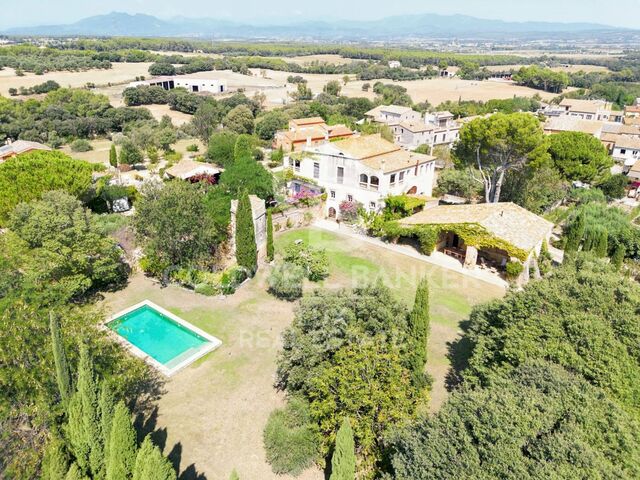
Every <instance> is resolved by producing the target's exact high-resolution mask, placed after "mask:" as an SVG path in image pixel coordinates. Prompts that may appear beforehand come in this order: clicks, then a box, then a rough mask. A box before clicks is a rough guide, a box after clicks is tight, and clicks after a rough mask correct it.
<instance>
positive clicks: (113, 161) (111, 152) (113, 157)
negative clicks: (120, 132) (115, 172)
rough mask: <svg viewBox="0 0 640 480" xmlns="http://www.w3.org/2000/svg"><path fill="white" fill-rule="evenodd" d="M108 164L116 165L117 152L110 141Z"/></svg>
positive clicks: (114, 166)
mask: <svg viewBox="0 0 640 480" xmlns="http://www.w3.org/2000/svg"><path fill="white" fill-rule="evenodd" d="M109 164H110V165H111V166H112V167H113V168H116V167H117V166H118V153H117V152H116V146H115V145H114V144H113V143H112V144H111V149H110V150H109Z"/></svg>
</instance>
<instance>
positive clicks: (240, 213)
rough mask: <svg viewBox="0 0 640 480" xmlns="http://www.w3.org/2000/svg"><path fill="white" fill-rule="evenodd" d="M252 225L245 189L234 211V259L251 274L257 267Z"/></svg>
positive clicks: (251, 214)
mask: <svg viewBox="0 0 640 480" xmlns="http://www.w3.org/2000/svg"><path fill="white" fill-rule="evenodd" d="M254 228H255V227H254V225H253V212H252V210H251V202H250V201H249V195H248V194H247V192H246V191H245V192H244V193H242V194H241V195H240V198H239V199H238V209H237V211H236V260H237V262H238V265H239V266H241V267H244V268H246V269H247V270H248V271H249V272H250V273H251V275H253V274H254V273H255V272H256V270H257V269H258V252H257V247H256V235H255V230H254Z"/></svg>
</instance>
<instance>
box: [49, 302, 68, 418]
mask: <svg viewBox="0 0 640 480" xmlns="http://www.w3.org/2000/svg"><path fill="white" fill-rule="evenodd" d="M49 329H50V330H51V344H52V346H53V362H54V363H55V366H56V381H57V383H58V391H59V392H60V399H61V400H62V403H63V404H64V405H65V406H66V405H67V404H68V403H69V398H71V377H70V373H69V364H68V362H67V355H66V354H65V351H64V345H63V343H62V335H61V334H60V325H59V323H58V319H57V318H56V316H55V314H54V313H53V312H50V313H49Z"/></svg>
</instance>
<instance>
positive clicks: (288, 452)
mask: <svg viewBox="0 0 640 480" xmlns="http://www.w3.org/2000/svg"><path fill="white" fill-rule="evenodd" d="M318 437H319V433H318V429H317V427H316V426H315V425H314V424H313V422H312V421H311V414H310V412H309V404H308V403H307V402H305V401H304V400H302V399H299V398H295V397H294V398H291V399H290V400H289V402H288V404H287V406H286V407H285V408H283V409H279V410H275V411H274V412H272V413H271V415H270V416H269V420H268V421H267V426H266V427H265V429H264V435H263V440H264V447H265V450H266V453H267V461H268V462H269V463H270V464H271V469H272V470H273V472H274V473H276V474H278V475H280V474H290V475H294V476H295V475H299V474H300V473H302V471H303V470H305V469H306V468H308V467H310V466H311V465H313V463H314V462H315V461H316V459H317V458H318V450H319V448H318V443H319V442H318Z"/></svg>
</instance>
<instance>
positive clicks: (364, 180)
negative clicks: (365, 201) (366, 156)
mask: <svg viewBox="0 0 640 480" xmlns="http://www.w3.org/2000/svg"><path fill="white" fill-rule="evenodd" d="M368 184H369V177H367V176H366V175H365V174H364V173H362V174H360V188H367V186H368Z"/></svg>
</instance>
